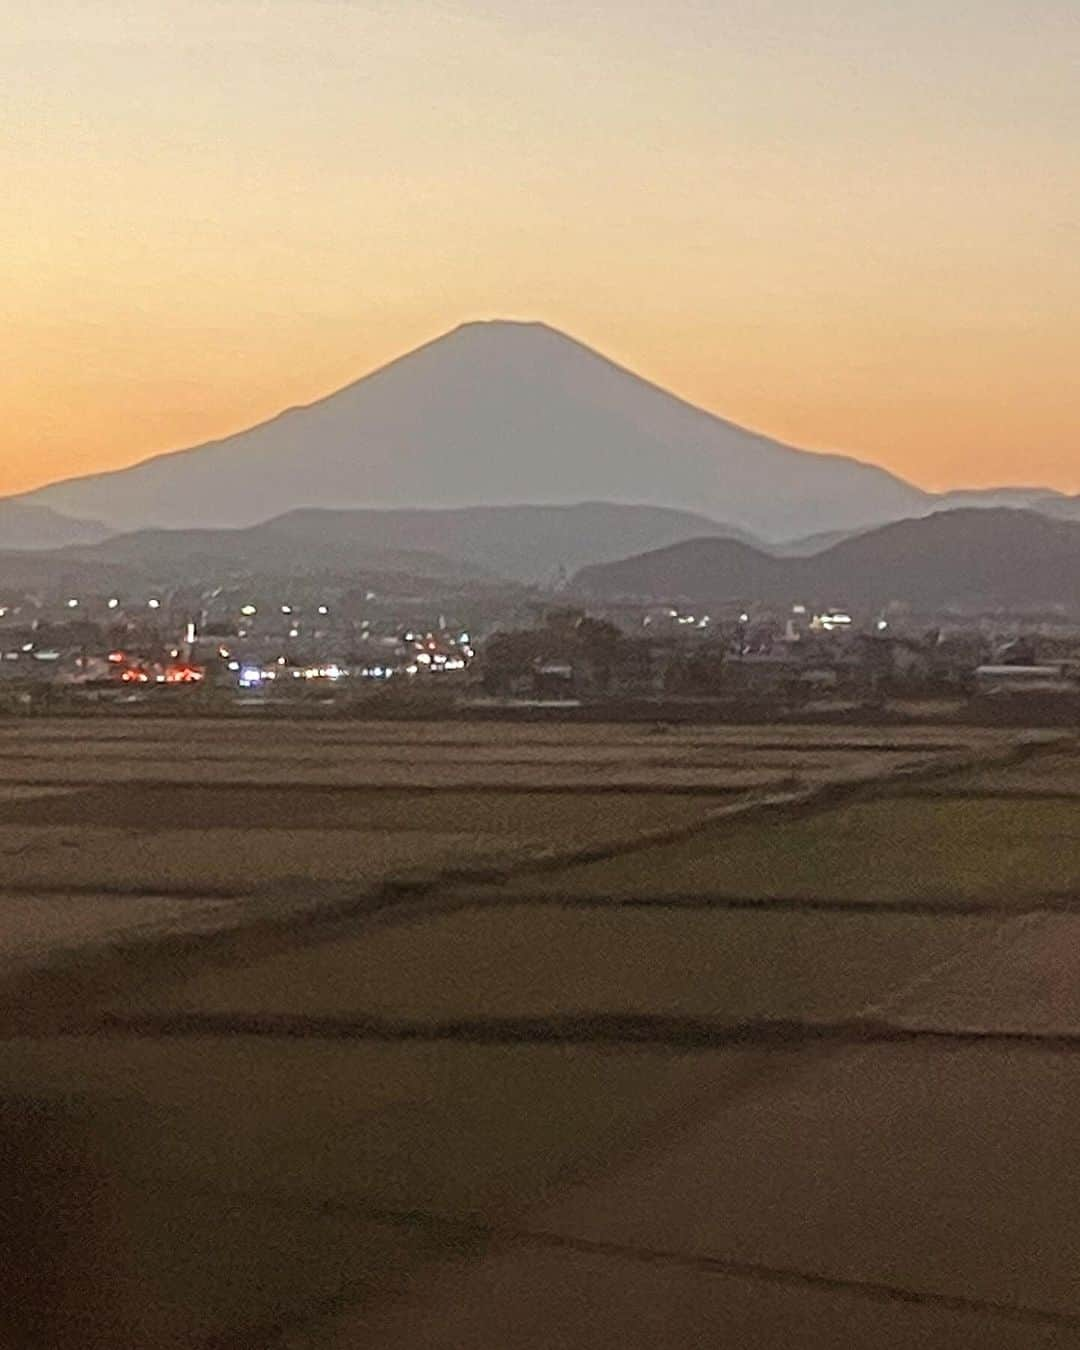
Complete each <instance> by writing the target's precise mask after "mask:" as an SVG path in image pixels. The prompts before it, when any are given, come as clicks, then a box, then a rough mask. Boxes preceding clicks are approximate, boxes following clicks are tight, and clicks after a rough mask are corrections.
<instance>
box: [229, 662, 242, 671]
mask: <svg viewBox="0 0 1080 1350" xmlns="http://www.w3.org/2000/svg"><path fill="white" fill-rule="evenodd" d="M229 669H230V670H239V669H240V662H239V661H230V662H229Z"/></svg>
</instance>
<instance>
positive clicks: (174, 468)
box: [23, 322, 932, 547]
mask: <svg viewBox="0 0 1080 1350" xmlns="http://www.w3.org/2000/svg"><path fill="white" fill-rule="evenodd" d="M23 500H25V501H30V502H34V503H37V504H41V505H45V506H49V507H52V508H53V509H56V510H59V511H63V512H68V513H71V514H75V515H80V516H90V517H93V518H95V519H101V520H104V521H106V522H107V523H108V524H109V525H110V526H111V527H113V528H114V529H117V530H132V529H140V528H145V527H148V526H155V527H167V528H177V527H179V528H206V527H244V526H250V525H254V524H257V523H258V522H260V521H263V520H267V519H270V518H272V517H274V516H278V515H283V514H285V513H286V512H289V511H292V510H294V509H296V508H300V507H322V508H330V509H340V508H372V507H384V508H385V507H395V508H415V507H440V508H446V507H455V508H456V507H463V506H474V505H507V504H515V503H522V502H524V503H531V504H544V505H568V504H573V503H578V502H582V501H608V502H616V503H621V502H633V503H641V504H645V505H652V506H663V507H673V508H676V509H678V510H683V511H691V512H700V513H704V514H705V515H706V516H708V517H709V518H711V519H714V520H717V521H729V522H734V523H736V524H737V525H738V526H739V527H740V528H741V529H744V530H748V531H750V532H752V533H754V534H757V535H760V536H762V537H764V538H787V537H793V536H795V535H805V534H810V533H814V532H818V531H822V530H836V529H841V530H848V529H856V528H859V527H865V526H869V525H874V524H878V523H880V522H883V521H886V520H892V519H896V518H897V517H899V516H906V515H915V514H919V513H921V512H922V511H923V510H926V509H932V508H931V507H930V505H928V502H929V501H930V499H929V498H928V495H927V494H926V493H924V492H921V491H920V490H919V489H917V488H915V487H912V486H911V485H910V484H908V483H905V482H903V481H901V480H900V479H899V478H896V477H894V476H893V475H891V474H889V473H887V472H886V471H885V470H883V469H880V468H877V467H874V466H872V465H868V464H864V463H861V462H859V461H857V460H855V459H851V458H848V457H845V456H843V455H836V454H814V453H810V452H808V451H804V450H798V449H795V448H793V447H791V446H787V445H782V444H780V443H779V442H777V441H774V440H770V439H769V438H768V437H767V436H762V435H758V434H756V433H754V432H751V431H747V430H745V429H744V428H742V427H739V426H736V425H735V424H734V423H731V422H727V421H724V420H723V419H722V418H720V417H717V416H715V415H713V414H712V413H709V412H705V411H704V410H702V409H700V408H696V407H694V406H692V405H691V404H689V403H687V402H685V401H684V400H682V399H680V398H677V397H675V396H674V395H673V394H670V393H667V392H666V391H665V390H663V389H660V388H658V387H657V386H656V385H654V384H650V383H649V382H648V381H647V380H645V379H642V378H640V377H639V376H637V375H635V374H632V373H631V372H630V371H628V370H626V369H624V368H623V367H621V366H618V365H616V364H615V363H613V362H612V361H609V360H607V359H606V358H605V357H603V356H601V355H600V354H599V353H597V352H595V351H592V350H591V349H590V348H588V347H586V346H584V345H582V344H581V343H580V342H577V341H575V340H574V339H572V338H569V337H567V336H566V335H565V334H562V333H559V332H556V331H555V330H554V329H552V328H549V327H547V326H546V325H544V324H525V323H505V322H493V323H473V324H466V325H464V326H462V327H460V328H457V329H455V330H454V331H453V332H451V333H449V334H446V335H445V336H443V337H441V338H439V339H437V340H435V341H434V342H430V343H428V344H427V345H426V346H423V347H420V348H419V349H417V350H416V351H414V352H411V353H409V354H408V355H407V356H403V357H402V358H400V359H399V360H397V361H394V362H392V363H391V364H390V365H388V366H384V367H383V368H382V369H380V370H377V371H375V372H374V373H373V374H370V375H367V376H365V377H364V378H363V379H360V380H358V381H357V382H356V383H354V384H351V385H349V386H348V387H346V388H344V389H342V390H340V391H338V392H337V393H335V394H331V395H330V396H329V397H327V398H324V399H321V400H319V401H318V402H316V403H313V404H311V405H309V406H307V407H303V408H292V409H289V410H288V411H286V412H283V413H281V414H280V415H279V416H277V417H275V418H273V419H271V420H270V421H268V422H264V423H262V424H261V425H259V426H256V427H253V428H252V429H250V430H248V431H244V432H241V433H239V434H237V435H234V436H229V437H227V438H226V439H224V440H220V441H214V442H210V443H209V444H206V445H202V446H196V447H194V448H192V449H190V450H185V451H181V452H177V453H170V454H164V455H159V456H157V457H156V458H153V459H150V460H147V461H146V462H145V463H143V464H140V465H136V466H135V467H133V468H129V469H124V470H120V471H118V472H115V473H109V474H98V475H94V476H91V477H87V478H81V479H74V480H71V481H69V482H66V483H59V484H55V485H53V486H51V487H48V488H44V489H42V490H41V491H38V492H35V493H32V494H30V495H29V496H28V497H26V498H24V499H23ZM631 547H633V544H631Z"/></svg>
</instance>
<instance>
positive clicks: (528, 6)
mask: <svg viewBox="0 0 1080 1350" xmlns="http://www.w3.org/2000/svg"><path fill="white" fill-rule="evenodd" d="M942 11H947V12H946V13H943V12H942ZM1078 59H1080V6H1077V5H1076V4H1075V0H1025V3H1020V2H1019V0H1015V3H1014V0H978V2H976V0H957V3H955V4H953V5H949V6H942V5H941V4H940V3H939V0H933V3H931V0H906V3H905V4H904V5H902V6H901V5H896V6H886V5H882V4H881V3H880V0H818V3H816V4H814V5H807V4H806V3H805V0H725V4H723V5H717V4H715V3H714V2H713V0H665V2H664V3H660V2H659V0H657V2H656V3H654V2H653V0H619V3H618V4H615V3H612V4H610V5H603V6H601V5H598V4H597V5H593V6H590V5H588V4H583V3H581V0H577V2H576V3H571V2H570V0H545V3H544V4H543V5H538V4H535V3H532V2H531V0H502V2H501V3H496V2H495V0H487V2H485V0H415V3H402V2H401V0H168V2H167V3H166V2H164V0H163V2H162V3H160V4H158V3H154V4H149V3H146V0H50V3H49V4H48V5H42V4H40V3H38V2H37V0H7V5H6V6H5V23H4V27H3V29H2V30H0V77H2V80H0V88H2V90H3V96H2V97H3V103H4V107H3V115H4V120H5V134H4V137H3V138H2V139H0V174H2V176H3V182H4V183H5V188H6V191H5V199H6V200H5V210H4V211H3V212H2V213H0V272H2V276H0V281H2V283H3V294H4V300H5V303H4V305H3V307H2V309H0V356H2V360H0V406H2V407H3V409H4V411H5V414H6V415H5V417H4V419H3V423H2V424H0V492H15V491H19V490H22V489H25V488H29V487H32V486H35V485H38V484H41V483H44V482H47V481H51V480H54V479H57V478H60V477H65V476H69V475H72V474H77V473H86V472H92V471H94V470H97V469H102V468H108V467H114V466H117V465H120V464H125V463H129V462H132V461H133V460H136V459H139V458H143V457H145V456H146V455H148V454H152V453H155V452H157V451H160V450H165V449H170V448H176V447H179V446H182V445H187V444H193V443H197V442H199V441H202V440H206V439H209V438H211V437H213V436H217V435H221V434H224V433H227V432H229V431H233V430H237V429H239V428H240V427H242V426H245V425H249V424H251V423H253V422H256V421H259V420H262V419H263V418H265V417H267V416H270V415H272V414H273V413H275V412H277V411H278V410H280V409H281V408H282V407H284V406H288V405H290V404H295V403H299V402H305V401H308V400H310V399H312V398H315V397H318V396H320V395H322V394H324V393H327V392H329V391H330V390H332V389H334V388H335V387H337V386H339V385H341V384H343V383H346V382H347V381H349V380H351V379H354V378H356V377H357V376H358V375H359V374H362V373H364V372H365V371H366V370H369V369H371V368H373V367H374V366H376V365H379V364H381V363H382V362H383V361H385V360H387V359H389V358H391V357H393V356H396V355H398V354H400V353H401V352H403V351H405V350H407V349H408V348H410V347H412V346H414V345H416V344H418V343H420V342H422V341H424V340H426V339H428V338H430V337H431V336H433V335H435V334H436V333H438V332H440V331H442V330H444V329H448V328H451V327H454V326H455V325H456V324H458V323H460V322H462V321H463V320H466V319H471V318H491V317H500V316H501V317H515V318H538V319H543V320H545V321H546V322H548V323H551V324H553V325H555V326H557V327H562V328H565V329H566V330H567V331H569V332H571V333H572V334H574V335H575V336H577V337H579V338H581V339H583V340H584V341H586V342H589V343H591V344H592V345H594V346H596V347H598V348H599V349H601V350H602V351H604V352H606V353H607V354H609V355H611V356H613V357H615V358H616V359H619V360H621V361H623V362H625V363H626V364H628V365H630V366H631V367H633V368H634V369H636V370H638V371H640V372H641V373H643V374H645V375H648V376H649V377H650V378H652V379H654V380H656V381H657V382H659V383H661V384H665V385H667V386H668V387H669V388H672V389H674V390H675V391H676V392H678V393H681V394H683V395H685V396H687V397H689V398H691V399H692V400H694V401H695V402H698V403H701V404H702V405H704V406H706V407H709V408H711V409H713V410H715V411H717V412H719V413H721V414H723V415H724V416H727V417H730V418H732V419H733V420H735V421H739V422H743V423H745V424H747V425H750V426H753V427H755V428H758V429H761V430H764V431H767V432H769V433H770V434H772V435H775V436H778V437H780V438H782V439H786V440H789V441H791V442H793V443H796V444H801V445H805V446H808V447H811V448H836V449H842V450H845V451H848V452H850V453H853V454H857V455H859V456H860V457H863V458H867V459H872V460H875V461H877V462H878V463H881V464H884V465H886V466H887V467H889V468H891V469H893V470H895V471H896V472H898V473H900V474H903V475H905V476H907V477H909V478H911V479H913V480H915V481H918V482H919V483H922V484H924V485H927V486H931V487H944V486H958V485H965V484H971V485H977V484H989V483H996V482H1014V483H1047V484H1051V485H1056V486H1058V487H1062V488H1066V489H1071V490H1074V491H1075V490H1080V400H1078V399H1077V397H1076V393H1075V386H1076V382H1077V381H1076V371H1077V369H1078V367H1080V323H1078V315H1080V174H1078V173H1077V170H1076V166H1077V163H1078V162H1080V153H1078V152H1080V129H1078V128H1080V81H1077V80H1076V79H1075V70H1076V68H1077V61H1078Z"/></svg>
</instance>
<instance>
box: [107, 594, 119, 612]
mask: <svg viewBox="0 0 1080 1350" xmlns="http://www.w3.org/2000/svg"><path fill="white" fill-rule="evenodd" d="M109 608H110V609H119V608H120V601H119V600H117V598H116V596H115V595H114V596H113V598H112V599H111V600H110V601H109Z"/></svg>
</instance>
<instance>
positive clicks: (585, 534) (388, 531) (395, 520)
mask: <svg viewBox="0 0 1080 1350" xmlns="http://www.w3.org/2000/svg"><path fill="white" fill-rule="evenodd" d="M726 533H728V531H727V530H726V529H725V527H723V526H720V525H717V524H716V523H715V521H711V520H709V519H707V518H706V517H705V516H699V515H692V514H690V513H689V512H681V511H669V510H665V509H663V508H661V507H650V506H611V505H606V504H603V503H582V504H580V505H577V506H490V507H472V508H465V509H462V510H460V511H453V510H449V511H318V510H309V511H294V512H291V513H290V514H288V515H286V516H282V517H280V518H279V519H277V520H271V521H267V522H266V523H265V524H263V525H254V526H251V527H250V528H248V529H242V530H136V531H132V532H131V533H129V534H118V535H114V536H112V537H111V538H109V539H107V540H105V541H103V542H102V543H100V544H94V545H90V546H85V547H79V548H71V549H67V550H65V551H64V555H63V560H66V562H67V563H68V564H73V563H75V562H77V561H79V560H85V561H86V562H87V563H88V564H94V565H102V564H114V565H118V566H122V567H128V568H135V569H136V570H137V571H138V572H139V573H140V575H142V576H144V577H146V578H147V579H149V580H154V581H158V582H162V583H167V584H179V583H187V582H198V581H200V580H206V579H209V578H218V579H220V578H221V577H226V576H229V575H234V574H236V573H237V572H243V573H247V574H250V573H257V572H262V573H271V572H272V573H274V574H275V575H288V574H295V575H304V574H311V573H313V572H334V573H338V574H347V573H350V572H355V571H357V570H358V569H365V568H372V567H378V568H382V569H384V570H393V571H398V572H406V573H409V574H411V575H413V576H419V577H422V576H429V577H437V578H439V579H440V580H442V581H444V582H450V581H453V582H460V581H470V580H476V581H479V580H484V579H488V580H491V579H493V578H495V577H500V578H507V579H510V580H513V581H521V582H537V583H547V584H551V583H553V582H554V581H555V580H556V579H557V577H558V575H559V573H560V569H561V570H562V571H564V572H565V575H566V577H569V576H570V574H572V573H573V572H574V571H576V570H577V569H578V568H579V567H581V566H582V565H583V564H585V563H588V562H597V561H598V562H604V561H607V560H609V559H612V558H620V557H624V556H625V555H626V552H627V550H628V549H629V550H632V549H635V548H636V549H647V548H654V547H657V546H658V545H661V544H666V543H669V542H671V541H674V540H680V539H691V538H694V537H696V536H701V535H708V534H726ZM735 533H736V534H739V533H740V532H739V531H736V532H735Z"/></svg>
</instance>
